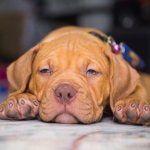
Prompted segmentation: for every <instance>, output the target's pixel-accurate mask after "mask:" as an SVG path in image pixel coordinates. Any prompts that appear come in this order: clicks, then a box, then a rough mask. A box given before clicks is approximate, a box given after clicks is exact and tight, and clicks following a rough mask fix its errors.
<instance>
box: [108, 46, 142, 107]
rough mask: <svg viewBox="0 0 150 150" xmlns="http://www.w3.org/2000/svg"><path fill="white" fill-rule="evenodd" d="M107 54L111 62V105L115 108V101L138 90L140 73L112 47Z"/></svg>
mask: <svg viewBox="0 0 150 150" xmlns="http://www.w3.org/2000/svg"><path fill="white" fill-rule="evenodd" d="M106 55H107V57H108V59H109V62H110V86H111V87H110V105H111V108H113V104H114V103H115V101H117V100H119V99H125V98H126V97H128V96H129V95H130V94H132V93H133V92H134V91H135V90H136V87H137V85H138V82H139V74H138V73H137V71H136V70H135V69H133V68H132V67H131V66H130V65H129V64H128V63H127V62H126V61H125V60H124V59H123V58H122V56H121V55H117V54H114V53H113V52H112V51H111V49H110V48H109V49H107V50H106Z"/></svg>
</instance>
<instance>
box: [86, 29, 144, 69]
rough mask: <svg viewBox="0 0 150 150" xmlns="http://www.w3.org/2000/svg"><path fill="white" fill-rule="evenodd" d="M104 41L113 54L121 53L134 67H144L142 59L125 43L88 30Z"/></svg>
mask: <svg viewBox="0 0 150 150" xmlns="http://www.w3.org/2000/svg"><path fill="white" fill-rule="evenodd" d="M89 33H90V34H92V35H94V36H96V37H97V38H99V39H101V40H102V41H104V42H107V43H109V44H110V46H111V48H112V52H113V53H114V54H122V56H123V57H124V59H125V60H126V61H127V62H128V63H129V64H130V65H131V66H133V67H134V68H137V69H143V68H144V67H145V63H144V61H143V60H142V59H141V58H140V57H139V55H138V54H136V53H135V52H134V51H133V50H132V49H131V48H130V47H129V46H128V45H127V44H125V43H123V42H121V43H119V44H117V43H116V41H115V40H114V39H113V38H112V37H111V36H108V37H106V36H102V35H100V34H98V33H96V32H89Z"/></svg>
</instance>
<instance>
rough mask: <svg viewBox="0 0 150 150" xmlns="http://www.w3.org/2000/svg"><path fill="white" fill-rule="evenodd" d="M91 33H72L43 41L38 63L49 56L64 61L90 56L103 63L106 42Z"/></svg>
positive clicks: (36, 59) (37, 59) (37, 57)
mask: <svg viewBox="0 0 150 150" xmlns="http://www.w3.org/2000/svg"><path fill="white" fill-rule="evenodd" d="M94 38H95V37H92V36H91V35H89V36H86V35H82V34H81V35H80V34H71V35H66V36H63V37H60V38H58V39H55V40H52V41H49V42H45V43H41V46H40V50H39V52H38V54H37V56H36V58H35V61H36V64H37V63H38V64H39V63H40V62H42V61H45V60H48V59H49V58H55V59H56V58H57V59H64V61H67V60H69V58H70V57H71V59H73V57H74V58H75V57H78V59H84V58H85V57H86V58H89V59H92V60H93V61H100V62H103V64H105V63H106V61H105V60H104V59H105V58H104V51H105V49H106V46H105V44H104V43H103V42H102V41H100V40H99V41H97V39H96V40H95V39H94Z"/></svg>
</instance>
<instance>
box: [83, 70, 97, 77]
mask: <svg viewBox="0 0 150 150" xmlns="http://www.w3.org/2000/svg"><path fill="white" fill-rule="evenodd" d="M98 73H99V72H97V71H96V70H94V69H88V70H87V71H86V75H87V77H91V76H96V75H97V74H98Z"/></svg>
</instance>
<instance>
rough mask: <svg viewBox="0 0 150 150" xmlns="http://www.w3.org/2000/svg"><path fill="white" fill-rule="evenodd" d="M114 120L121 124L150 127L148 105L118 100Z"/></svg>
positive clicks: (149, 109)
mask: <svg viewBox="0 0 150 150" xmlns="http://www.w3.org/2000/svg"><path fill="white" fill-rule="evenodd" d="M114 119H115V120H116V121H118V122H121V123H128V124H142V125H146V126H149V125H150V104H149V103H147V102H140V101H135V100H129V101H123V100H120V101H118V102H117V103H116V104H115V108H114Z"/></svg>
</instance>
